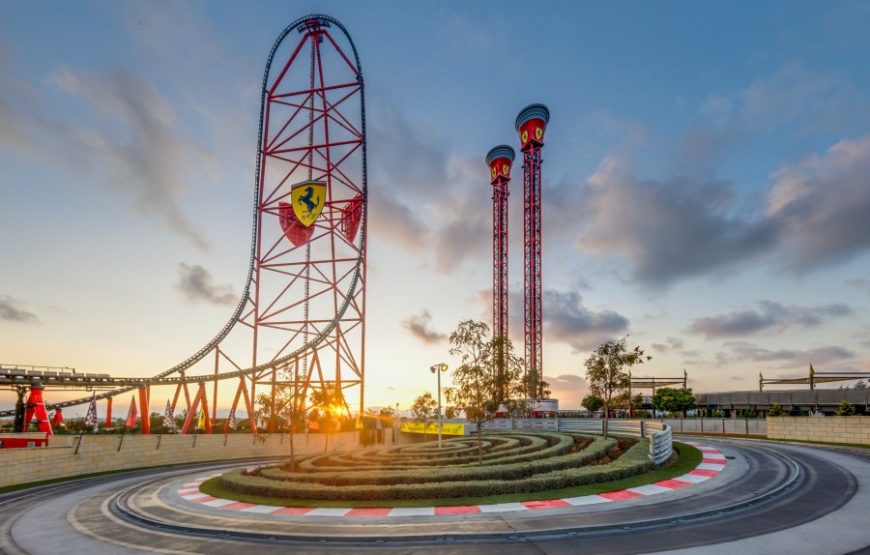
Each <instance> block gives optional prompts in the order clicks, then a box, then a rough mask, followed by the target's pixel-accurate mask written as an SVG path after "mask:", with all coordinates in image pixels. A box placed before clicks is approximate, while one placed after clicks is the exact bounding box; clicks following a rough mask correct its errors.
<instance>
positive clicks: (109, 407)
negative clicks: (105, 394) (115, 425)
mask: <svg viewBox="0 0 870 555" xmlns="http://www.w3.org/2000/svg"><path fill="white" fill-rule="evenodd" d="M112 399H114V397H109V398H108V399H106V427H107V428H111V427H112Z"/></svg>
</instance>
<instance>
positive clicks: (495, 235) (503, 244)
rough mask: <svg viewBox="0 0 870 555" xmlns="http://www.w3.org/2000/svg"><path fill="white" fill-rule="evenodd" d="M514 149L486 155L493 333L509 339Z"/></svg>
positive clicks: (501, 356)
mask: <svg viewBox="0 0 870 555" xmlns="http://www.w3.org/2000/svg"><path fill="white" fill-rule="evenodd" d="M514 157H515V153H514V149H512V148H511V147H509V146H507V145H500V146H497V147H495V148H493V149H492V150H490V151H489V153H487V155H486V164H487V166H489V177H490V184H491V185H492V335H493V337H495V338H500V339H502V340H503V341H507V339H508V293H509V291H508V287H509V286H508V195H509V194H510V193H509V190H508V187H509V184H510V171H511V165H512V164H513V161H514ZM506 349H507V345H506V344H504V345H502V347H501V349H500V352H499V355H498V356H499V361H498V373H499V377H498V380H497V381H498V383H499V384H501V385H500V391H499V394H498V403H499V404H501V403H502V402H504V400H505V399H506V398H507V396H506V392H505V391H504V387H503V384H504V380H503V379H502V377H503V372H504V361H505V358H506Z"/></svg>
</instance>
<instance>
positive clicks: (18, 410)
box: [13, 387, 27, 433]
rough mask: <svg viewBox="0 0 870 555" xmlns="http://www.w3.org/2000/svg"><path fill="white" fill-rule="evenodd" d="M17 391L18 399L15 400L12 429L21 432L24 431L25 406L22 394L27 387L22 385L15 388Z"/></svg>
mask: <svg viewBox="0 0 870 555" xmlns="http://www.w3.org/2000/svg"><path fill="white" fill-rule="evenodd" d="M16 391H17V393H18V401H16V402H15V425H14V428H13V431H15V433H21V432H23V431H24V409H25V407H26V405H25V403H24V394H25V393H26V392H27V389H26V388H24V387H19V388H16Z"/></svg>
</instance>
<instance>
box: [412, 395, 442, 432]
mask: <svg viewBox="0 0 870 555" xmlns="http://www.w3.org/2000/svg"><path fill="white" fill-rule="evenodd" d="M437 412H438V402H437V401H436V400H435V399H434V398H433V397H432V394H431V393H429V392H428V391H427V392H426V393H424V394H423V395H420V396H419V397H417V398H416V399H414V404H413V405H411V414H412V415H413V416H414V421H415V422H420V423H421V424H423V440H424V441H428V440H429V433H428V432H429V421H430V420H432V418H433V417H437V416H438V415H437V414H436V413H437Z"/></svg>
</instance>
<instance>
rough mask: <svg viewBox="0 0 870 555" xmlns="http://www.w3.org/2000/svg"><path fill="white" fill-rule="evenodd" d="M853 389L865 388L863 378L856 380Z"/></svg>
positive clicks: (865, 384)
mask: <svg viewBox="0 0 870 555" xmlns="http://www.w3.org/2000/svg"><path fill="white" fill-rule="evenodd" d="M855 389H867V383H866V382H864V380H858V382H857V383H856V384H855Z"/></svg>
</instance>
